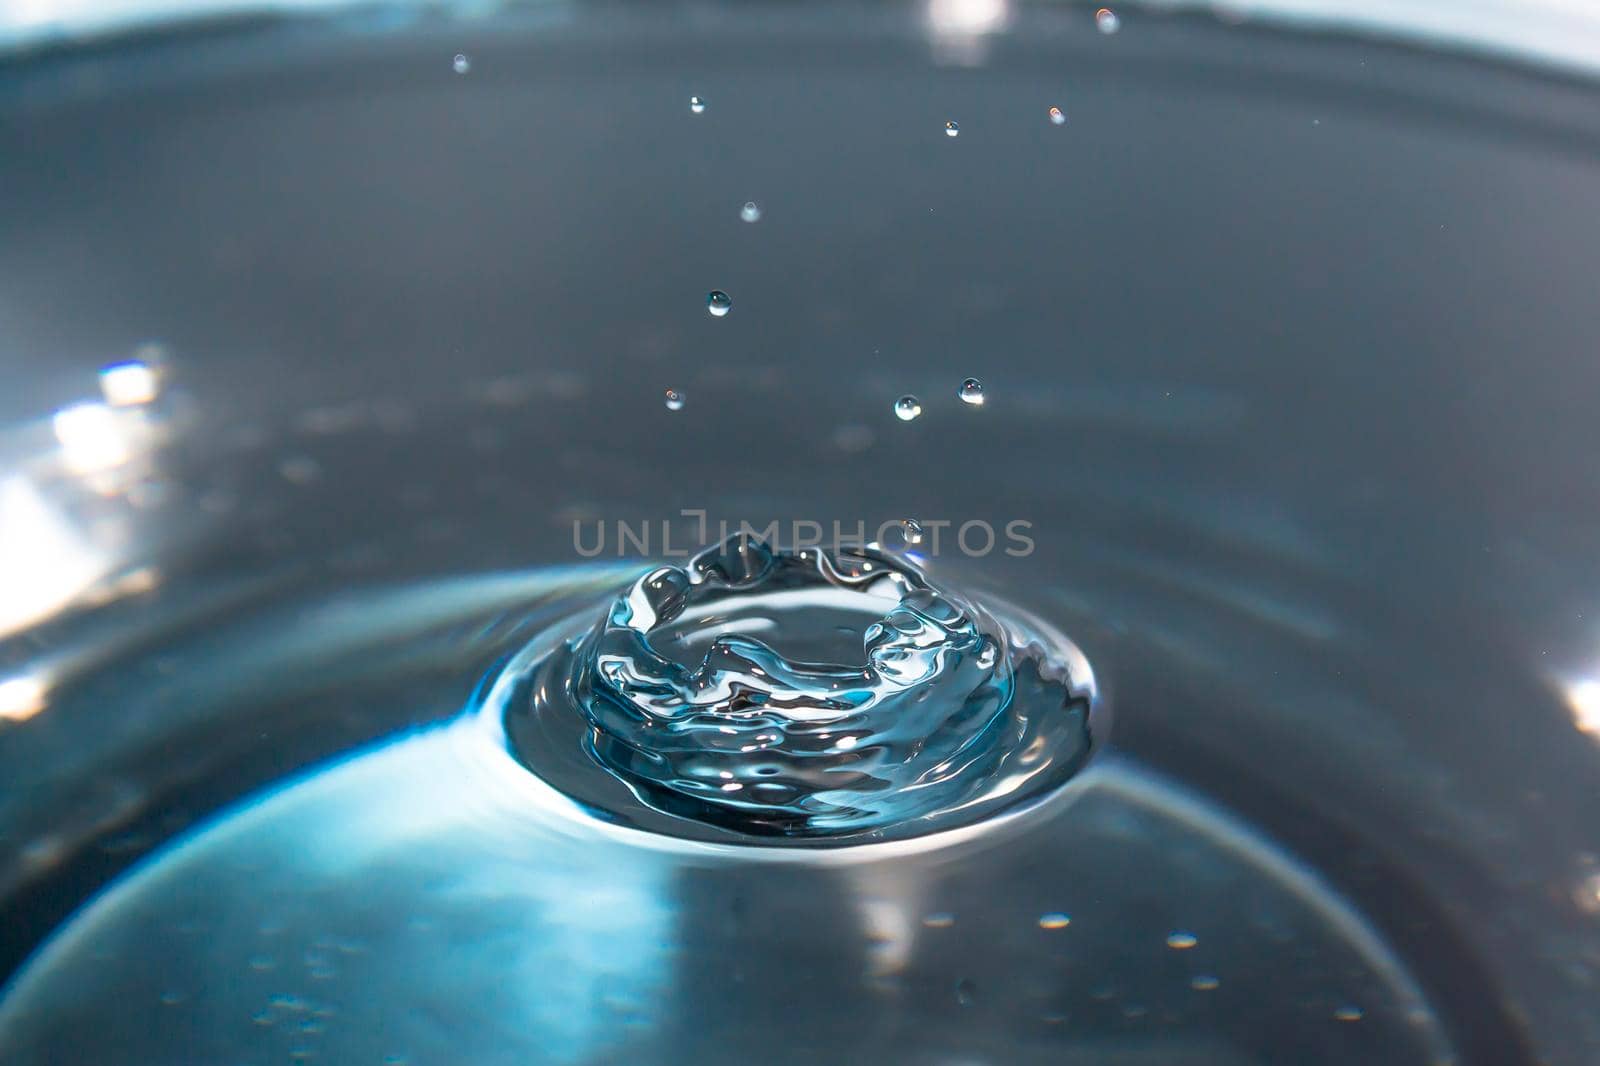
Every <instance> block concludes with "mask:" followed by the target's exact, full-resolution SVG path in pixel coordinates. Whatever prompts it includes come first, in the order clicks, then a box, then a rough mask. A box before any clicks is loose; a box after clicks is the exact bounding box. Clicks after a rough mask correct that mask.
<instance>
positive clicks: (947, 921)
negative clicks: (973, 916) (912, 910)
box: [922, 911, 956, 929]
mask: <svg viewBox="0 0 1600 1066" xmlns="http://www.w3.org/2000/svg"><path fill="white" fill-rule="evenodd" d="M922 924H923V925H925V926H927V927H928V928H929V929H949V928H950V927H951V926H952V925H955V924H956V916H955V915H953V914H949V913H947V912H945V911H937V912H935V913H933V914H930V915H928V916H927V917H926V918H924V919H922Z"/></svg>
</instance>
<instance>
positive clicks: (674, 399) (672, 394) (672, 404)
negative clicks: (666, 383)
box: [667, 389, 683, 411]
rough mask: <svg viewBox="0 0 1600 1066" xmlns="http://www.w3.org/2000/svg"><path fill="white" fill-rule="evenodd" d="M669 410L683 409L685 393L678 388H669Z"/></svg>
mask: <svg viewBox="0 0 1600 1066" xmlns="http://www.w3.org/2000/svg"><path fill="white" fill-rule="evenodd" d="M667 410H669V411H681V410H683V393H681V392H679V391H678V390H677V389H668V390H667Z"/></svg>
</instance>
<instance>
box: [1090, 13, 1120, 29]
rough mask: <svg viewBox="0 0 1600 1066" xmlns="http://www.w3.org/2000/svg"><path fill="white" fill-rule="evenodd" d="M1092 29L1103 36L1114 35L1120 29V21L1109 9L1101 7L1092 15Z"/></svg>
mask: <svg viewBox="0 0 1600 1066" xmlns="http://www.w3.org/2000/svg"><path fill="white" fill-rule="evenodd" d="M1094 28H1095V29H1097V30H1099V31H1100V32H1101V33H1105V34H1112V33H1116V32H1117V31H1118V30H1120V29H1122V20H1121V19H1119V18H1118V17H1117V13H1116V12H1115V11H1113V10H1111V9H1110V8H1109V7H1102V8H1101V9H1100V10H1099V11H1096V12H1095V13H1094Z"/></svg>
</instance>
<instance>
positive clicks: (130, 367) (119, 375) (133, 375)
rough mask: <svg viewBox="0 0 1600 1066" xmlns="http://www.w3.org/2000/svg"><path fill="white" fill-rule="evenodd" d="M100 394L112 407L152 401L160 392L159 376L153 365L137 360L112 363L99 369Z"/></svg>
mask: <svg viewBox="0 0 1600 1066" xmlns="http://www.w3.org/2000/svg"><path fill="white" fill-rule="evenodd" d="M100 394H101V395H102V396H104V397H105V398H106V403H108V404H110V405H111V406H113V407H137V406H139V405H140V404H147V403H153V402H154V401H155V398H156V397H157V396H159V395H160V394H161V378H160V375H158V374H157V373H156V371H155V369H154V368H153V367H151V366H150V365H149V364H147V363H142V362H139V361H138V360H130V361H129V362H126V363H112V364H111V365H110V366H108V367H106V368H105V369H103V370H101V371H100Z"/></svg>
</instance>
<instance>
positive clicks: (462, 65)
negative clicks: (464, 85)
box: [450, 54, 472, 74]
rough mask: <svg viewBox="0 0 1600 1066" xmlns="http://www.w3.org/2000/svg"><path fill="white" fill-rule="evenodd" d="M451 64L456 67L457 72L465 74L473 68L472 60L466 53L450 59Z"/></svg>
mask: <svg viewBox="0 0 1600 1066" xmlns="http://www.w3.org/2000/svg"><path fill="white" fill-rule="evenodd" d="M450 66H451V67H452V68H454V70H455V72H456V73H457V74H465V73H466V72H467V71H469V70H471V69H472V60H470V59H468V58H467V57H466V56H464V55H460V54H458V55H457V56H456V57H455V59H453V60H451V61H450Z"/></svg>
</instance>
